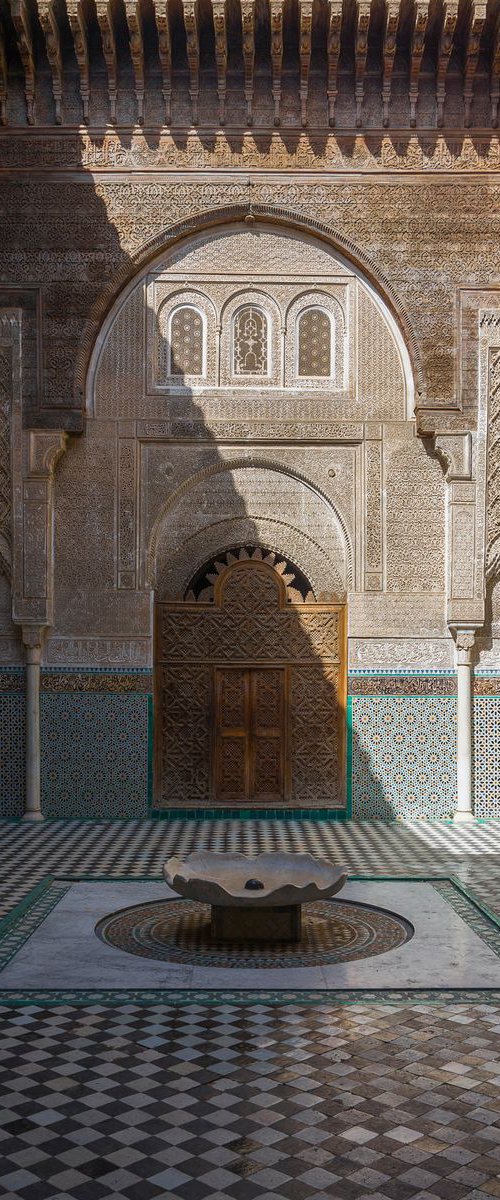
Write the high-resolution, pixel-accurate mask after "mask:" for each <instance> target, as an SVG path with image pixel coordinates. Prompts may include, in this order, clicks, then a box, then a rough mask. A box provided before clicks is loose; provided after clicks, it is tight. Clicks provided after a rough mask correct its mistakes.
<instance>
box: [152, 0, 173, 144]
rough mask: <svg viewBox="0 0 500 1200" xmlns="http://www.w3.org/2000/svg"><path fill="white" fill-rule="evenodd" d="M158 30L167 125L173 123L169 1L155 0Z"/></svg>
mask: <svg viewBox="0 0 500 1200" xmlns="http://www.w3.org/2000/svg"><path fill="white" fill-rule="evenodd" d="M154 11H155V20H156V29H157V32H158V54H159V56H160V66H161V87H162V95H163V102H164V105H165V124H166V125H170V123H171V121H172V39H171V37H170V21H169V16H168V0H155V4H154Z"/></svg>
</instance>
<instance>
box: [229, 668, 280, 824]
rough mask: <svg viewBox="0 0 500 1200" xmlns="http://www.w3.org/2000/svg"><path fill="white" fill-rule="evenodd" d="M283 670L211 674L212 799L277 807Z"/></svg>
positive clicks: (240, 670)
mask: <svg viewBox="0 0 500 1200" xmlns="http://www.w3.org/2000/svg"><path fill="white" fill-rule="evenodd" d="M284 766H285V671H284V670H283V669H282V668H279V667H278V668H267V667H241V668H240V667H238V668H236V667H223V668H217V669H216V672H215V748H214V776H215V777H214V798H215V800H220V801H226V802H228V801H234V802H235V803H242V802H251V801H254V802H255V801H260V802H261V803H262V802H264V801H269V802H278V801H280V800H282V799H283V794H284Z"/></svg>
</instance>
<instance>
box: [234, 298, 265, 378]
mask: <svg viewBox="0 0 500 1200" xmlns="http://www.w3.org/2000/svg"><path fill="white" fill-rule="evenodd" d="M233 374H234V375H267V374H268V365H267V318H266V315H265V313H263V312H262V309H261V308H256V307H255V305H254V304H246V305H245V307H244V308H240V309H239V311H238V312H237V313H236V314H235V317H234V324H233Z"/></svg>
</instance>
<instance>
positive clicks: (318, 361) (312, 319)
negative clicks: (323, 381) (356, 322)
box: [298, 308, 332, 378]
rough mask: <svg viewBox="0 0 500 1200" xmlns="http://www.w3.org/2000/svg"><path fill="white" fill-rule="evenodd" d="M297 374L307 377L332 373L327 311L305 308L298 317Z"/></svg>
mask: <svg viewBox="0 0 500 1200" xmlns="http://www.w3.org/2000/svg"><path fill="white" fill-rule="evenodd" d="M298 357H299V369H298V374H299V375H303V376H306V377H308V378H311V377H313V378H314V377H317V376H325V377H328V376H330V375H331V373H332V328H331V319H330V317H329V316H328V313H326V312H323V309H321V308H307V309H306V311H305V312H303V313H301V316H300V317H299V356H298Z"/></svg>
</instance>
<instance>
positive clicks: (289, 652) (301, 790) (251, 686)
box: [155, 560, 346, 808]
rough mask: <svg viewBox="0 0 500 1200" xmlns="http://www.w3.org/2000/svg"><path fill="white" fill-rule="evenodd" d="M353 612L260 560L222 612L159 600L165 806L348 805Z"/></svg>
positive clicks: (233, 583) (228, 574)
mask: <svg viewBox="0 0 500 1200" xmlns="http://www.w3.org/2000/svg"><path fill="white" fill-rule="evenodd" d="M344 616H345V610H344V608H343V606H341V605H320V604H301V605H297V606H295V605H292V604H290V603H289V601H288V600H287V596H286V588H285V585H284V584H283V581H282V580H281V579H280V578H279V576H277V575H276V572H274V571H273V570H272V568H270V567H268V566H266V565H265V564H263V563H261V562H258V561H257V562H256V561H253V560H250V561H248V562H242V563H237V564H236V565H233V566H230V567H228V569H227V570H226V571H224V572H223V574H222V575H221V576H220V578H219V579H218V580H217V583H216V586H215V595H214V603H213V605H212V604H200V603H199V602H198V603H197V604H195V603H192V604H190V603H184V604H173V603H167V604H158V605H157V607H156V722H155V731H156V734H155V740H156V754H155V792H156V806H157V807H159V808H168V807H182V806H186V807H193V806H197V807H198V806H203V805H204V804H207V805H208V804H211V805H213V804H218V805H221V806H223V805H224V804H233V805H234V804H235V803H236V802H241V803H247V804H250V805H251V806H252V805H254V806H255V807H259V805H260V806H261V807H265V806H266V805H268V804H269V803H271V801H272V802H273V803H283V804H288V805H291V806H295V807H297V808H302V807H308V808H309V807H317V808H339V807H340V808H341V807H344V805H345V787H344V757H345V695H346V653H345V621H344ZM224 743H225V744H224Z"/></svg>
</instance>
